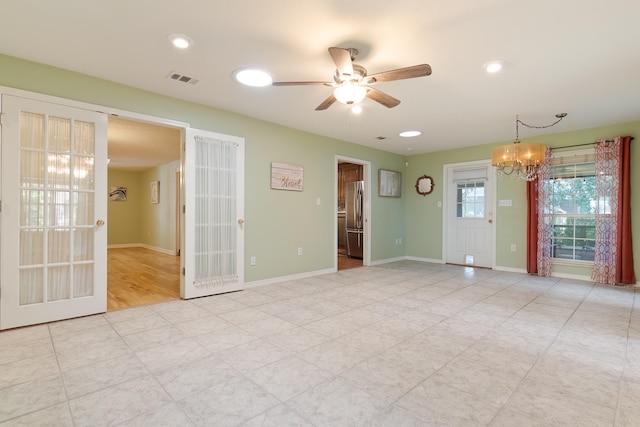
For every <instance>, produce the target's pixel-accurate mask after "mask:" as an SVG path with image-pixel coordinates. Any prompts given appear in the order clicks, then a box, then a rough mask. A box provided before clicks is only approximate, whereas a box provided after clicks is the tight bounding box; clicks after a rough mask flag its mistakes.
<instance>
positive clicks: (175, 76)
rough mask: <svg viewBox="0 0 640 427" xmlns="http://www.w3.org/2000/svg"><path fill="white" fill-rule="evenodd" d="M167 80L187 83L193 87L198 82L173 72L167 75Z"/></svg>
mask: <svg viewBox="0 0 640 427" xmlns="http://www.w3.org/2000/svg"><path fill="white" fill-rule="evenodd" d="M167 78H168V79H171V80H175V81H177V82H182V83H189V84H190V85H194V84H196V83H198V82H199V81H200V80H198V79H194V78H193V77H189V76H185V75H184V74H180V73H176V72H175V71H172V72H170V73H169V74H168V75H167Z"/></svg>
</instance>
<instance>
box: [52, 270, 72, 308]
mask: <svg viewBox="0 0 640 427" xmlns="http://www.w3.org/2000/svg"><path fill="white" fill-rule="evenodd" d="M70 270H71V269H70V267H69V266H68V265H63V266H59V267H49V269H48V271H47V276H48V277H47V301H60V300H63V299H69V298H70V297H71V292H70V291H71V286H70V283H71V271H70Z"/></svg>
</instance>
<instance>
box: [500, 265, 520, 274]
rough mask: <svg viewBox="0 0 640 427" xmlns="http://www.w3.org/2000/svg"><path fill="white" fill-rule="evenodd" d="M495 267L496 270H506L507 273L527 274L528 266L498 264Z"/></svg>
mask: <svg viewBox="0 0 640 427" xmlns="http://www.w3.org/2000/svg"><path fill="white" fill-rule="evenodd" d="M493 269H494V270H496V271H504V272H506V273H520V274H527V269H526V268H513V267H503V266H501V265H496V266H495V267H493Z"/></svg>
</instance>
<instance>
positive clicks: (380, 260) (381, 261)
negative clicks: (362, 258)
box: [369, 256, 407, 266]
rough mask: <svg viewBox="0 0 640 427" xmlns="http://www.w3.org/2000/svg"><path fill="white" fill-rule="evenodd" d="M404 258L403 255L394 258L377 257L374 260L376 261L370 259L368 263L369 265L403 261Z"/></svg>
mask: <svg viewBox="0 0 640 427" xmlns="http://www.w3.org/2000/svg"><path fill="white" fill-rule="evenodd" d="M405 259H407V258H406V257H403V256H400V257H396V258H386V259H379V260H376V261H371V262H370V263H369V265H370V266H373V265H381V264H389V263H391V262H397V261H404V260H405Z"/></svg>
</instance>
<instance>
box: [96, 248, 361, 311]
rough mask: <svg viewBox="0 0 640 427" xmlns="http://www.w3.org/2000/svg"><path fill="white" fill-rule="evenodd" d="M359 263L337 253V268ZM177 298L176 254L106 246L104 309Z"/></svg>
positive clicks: (178, 268)
mask: <svg viewBox="0 0 640 427" xmlns="http://www.w3.org/2000/svg"><path fill="white" fill-rule="evenodd" d="M357 267H362V260H361V259H356V258H349V257H348V256H346V254H342V253H340V254H338V271H340V270H347V269H350V268H357ZM179 298H180V257H177V256H172V255H166V254H163V253H160V252H156V251H152V250H150V249H145V248H118V249H109V250H108V253H107V311H114V310H121V309H123V308H131V307H140V306H143V305H149V304H156V303H159V302H165V301H172V300H176V299H179Z"/></svg>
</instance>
